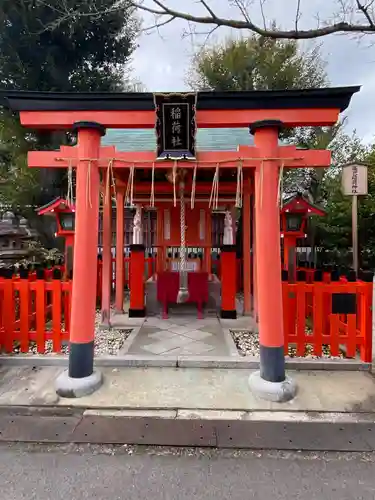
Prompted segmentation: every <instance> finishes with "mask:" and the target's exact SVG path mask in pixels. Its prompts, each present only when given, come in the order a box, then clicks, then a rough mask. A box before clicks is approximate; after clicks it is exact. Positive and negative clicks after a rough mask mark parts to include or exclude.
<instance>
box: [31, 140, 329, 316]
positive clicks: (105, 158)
mask: <svg viewBox="0 0 375 500" xmlns="http://www.w3.org/2000/svg"><path fill="white" fill-rule="evenodd" d="M259 153H260V152H259V149H258V148H256V147H255V146H246V145H239V147H238V151H237V152H232V151H205V152H199V153H198V154H197V159H196V160H195V161H192V162H191V163H186V162H183V167H184V168H185V169H189V168H190V169H191V168H194V167H195V165H199V169H201V168H204V169H210V170H211V169H212V168H213V167H214V166H216V165H219V166H220V167H219V168H220V169H229V168H230V169H233V168H237V167H238V165H239V163H241V167H242V168H243V169H245V171H248V169H252V170H253V169H256V168H257V167H259V168H260V166H261V163H262V161H263V160H262V159H260V158H259ZM276 156H277V157H278V158H280V162H281V163H282V164H283V167H284V168H319V167H328V166H329V165H330V161H331V154H330V152H329V151H327V150H301V149H298V148H296V147H295V146H284V145H283V146H279V147H278V150H277V153H276ZM78 161H79V158H78V150H77V147H76V146H61V147H60V149H59V151H30V152H29V153H28V165H29V167H38V168H43V167H46V168H48V167H49V168H51V167H53V168H69V167H77V165H78ZM98 166H99V168H102V169H104V170H106V169H108V168H109V166H110V167H111V168H113V170H114V171H115V172H116V171H117V170H118V169H121V170H124V169H126V170H129V168H130V167H132V166H136V167H137V168H139V169H152V168H154V169H155V170H157V169H163V170H164V169H165V168H166V167H167V168H168V167H170V168H173V166H174V162H172V161H170V162H168V161H163V162H156V161H155V153H154V152H153V151H145V152H134V153H133V152H120V151H117V150H116V148H115V147H114V146H101V148H100V156H99V161H98ZM249 180H250V177H249V176H247V178H246V179H245V183H244V217H243V219H244V221H245V222H246V221H250V220H251V214H250V194H251V192H252V190H253V186H251V184H250V183H249ZM116 184H119V185H123V183H122V182H121V181H119V179H116ZM186 188H187V190H188V191H190V190H191V185H189V183H188V184H187V186H186ZM210 188H211V185H210V186H208V185H202V183H199V184H198V185H196V186H195V187H194V189H195V191H196V193H199V192H207V190H208V189H210ZM171 189H172V188H171V184H169V183H167V182H166V183H160V182H158V183H157V184H156V185H155V194H157V193H158V190H159V191H160V190H162V193H165V192H168V190H171ZM227 191H228V192H229V193H232V192H233V183H228V182H224V183H220V184H219V192H220V194H221V193H225V192H227ZM145 192H148V193H149V192H150V186H145V183H135V185H134V195H135V196H137V195H139V194H141V193H145ZM116 197H117V198H118V199H117V207H118V209H119V208H120V207H121V206H123V194H122V193H116ZM104 207H105V209H104V213H103V290H102V320H103V323H107V322H108V320H109V310H110V280H111V277H110V273H111V253H110V238H111V234H110V233H111V231H110V217H111V212H110V208H111V207H110V206H107V204H105V205H104ZM106 208H107V210H106ZM117 229H118V232H117V238H118V237H119V235H120V234H123V231H124V227H123V219H122V220H121V219H120V221H119V224H118V227H117ZM243 229H244V231H245V233H246V237H245V238H244V249H243V261H244V262H243V276H244V283H243V288H244V309H245V313H246V314H250V312H251V279H250V276H251V275H252V272H251V271H252V270H251V264H250V247H251V245H250V235H249V234H248V235H247V233H249V232H250V231H249V229H250V226H249V225H248V224H245V225H244V228H243ZM108 240H109V241H108ZM123 257H124V250H123V242H121V237H120V240H119V245H117V246H116V308H117V310H118V311H121V310H122V303H123Z"/></svg>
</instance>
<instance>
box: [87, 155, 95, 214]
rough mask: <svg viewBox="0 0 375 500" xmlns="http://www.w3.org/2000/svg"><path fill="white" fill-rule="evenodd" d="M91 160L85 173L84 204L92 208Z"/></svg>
mask: <svg viewBox="0 0 375 500" xmlns="http://www.w3.org/2000/svg"><path fill="white" fill-rule="evenodd" d="M92 161H93V160H89V162H88V165H87V171H86V204H88V205H89V207H90V208H92V201H91V165H92Z"/></svg>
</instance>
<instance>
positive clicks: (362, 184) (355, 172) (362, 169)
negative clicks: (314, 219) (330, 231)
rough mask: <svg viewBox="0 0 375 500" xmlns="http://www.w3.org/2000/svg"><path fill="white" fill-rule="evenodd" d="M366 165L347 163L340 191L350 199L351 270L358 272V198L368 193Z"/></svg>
mask: <svg viewBox="0 0 375 500" xmlns="http://www.w3.org/2000/svg"><path fill="white" fill-rule="evenodd" d="M367 168H368V167H367V165H365V164H364V163H348V164H347V165H344V166H343V168H342V190H343V193H344V195H347V196H351V197H352V241H353V269H354V270H355V272H358V196H364V195H366V194H367V192H368V186H367Z"/></svg>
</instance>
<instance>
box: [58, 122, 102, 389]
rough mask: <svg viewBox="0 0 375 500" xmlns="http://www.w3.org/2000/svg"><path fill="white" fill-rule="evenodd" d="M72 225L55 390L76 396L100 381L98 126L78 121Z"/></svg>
mask: <svg viewBox="0 0 375 500" xmlns="http://www.w3.org/2000/svg"><path fill="white" fill-rule="evenodd" d="M73 131H77V132H78V151H77V154H78V157H77V185H76V226H75V245H74V263H73V277H74V279H73V284H72V300H71V304H72V309H71V318H70V344H69V369H68V370H67V371H65V372H63V373H62V374H61V375H60V376H59V377H58V378H57V380H56V392H57V394H59V395H60V396H62V397H68V398H76V397H81V396H84V395H88V394H91V393H92V392H94V391H95V390H96V389H97V388H98V387H99V386H100V385H101V383H102V375H101V373H100V372H97V371H94V336H95V305H96V278H97V273H96V266H97V245H98V225H99V185H100V180H99V168H98V160H97V159H99V154H100V140H101V137H102V136H103V135H104V134H105V129H104V127H103V126H102V125H100V124H98V123H94V122H78V123H75V124H74V125H73Z"/></svg>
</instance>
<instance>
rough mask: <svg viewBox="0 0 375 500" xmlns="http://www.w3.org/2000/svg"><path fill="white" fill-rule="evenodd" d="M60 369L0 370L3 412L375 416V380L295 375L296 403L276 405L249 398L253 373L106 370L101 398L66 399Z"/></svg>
mask: <svg viewBox="0 0 375 500" xmlns="http://www.w3.org/2000/svg"><path fill="white" fill-rule="evenodd" d="M62 369H63V368H61V367H60V368H52V367H49V368H38V369H32V368H21V367H18V368H15V367H13V368H7V369H6V368H0V409H1V407H2V406H6V405H15V406H19V405H47V406H48V405H51V404H57V405H63V406H68V407H72V406H78V407H85V408H118V409H120V408H132V409H134V408H148V409H165V410H167V409H193V410H195V409H207V410H240V411H242V410H244V411H258V410H279V411H280V410H283V411H297V412H298V411H315V412H374V411H375V380H374V378H373V377H372V376H371V375H370V374H368V373H362V372H339V371H332V372H327V371H320V372H318V371H316V372H314V371H303V372H302V371H301V372H297V371H291V372H290V376H291V377H292V378H294V380H295V381H296V383H297V386H298V393H297V396H296V398H295V399H294V400H293V401H289V402H287V403H272V402H270V401H263V400H260V399H258V398H257V397H256V396H254V395H253V394H252V393H251V391H250V388H249V383H248V378H249V375H250V374H251V373H252V371H251V370H230V369H227V370H226V369H221V370H218V369H209V368H203V369H200V368H123V369H112V368H102V369H101V371H102V373H103V378H104V383H103V386H102V387H101V388H100V389H99V390H98V391H97V392H95V393H94V394H92V395H90V396H86V397H83V398H79V399H64V398H59V397H58V396H57V395H56V392H55V385H54V384H55V379H56V377H57V376H58V375H59V374H60V373H61V370H62ZM277 415H278V413H275V415H274V417H273V418H277Z"/></svg>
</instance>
